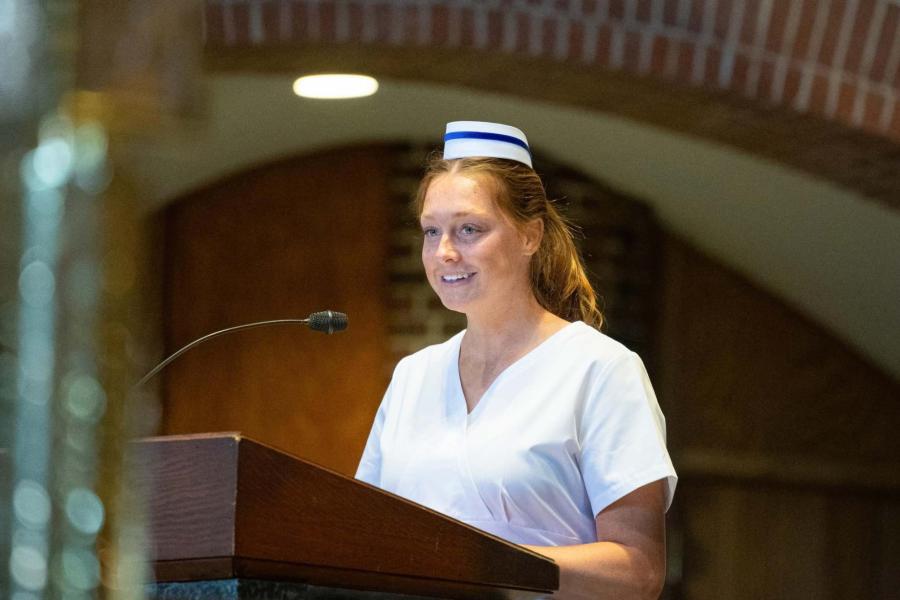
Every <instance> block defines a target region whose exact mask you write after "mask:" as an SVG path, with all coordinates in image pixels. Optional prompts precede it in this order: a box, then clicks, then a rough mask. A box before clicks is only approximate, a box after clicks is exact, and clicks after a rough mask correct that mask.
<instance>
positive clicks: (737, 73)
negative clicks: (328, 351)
mask: <svg viewBox="0 0 900 600" xmlns="http://www.w3.org/2000/svg"><path fill="white" fill-rule="evenodd" d="M749 74H750V59H748V58H747V56H746V55H745V54H742V53H738V54H736V55H735V57H734V67H733V68H732V70H731V85H730V86H729V87H730V88H731V89H733V90H743V89H744V88H745V87H747V76H748V75H749Z"/></svg>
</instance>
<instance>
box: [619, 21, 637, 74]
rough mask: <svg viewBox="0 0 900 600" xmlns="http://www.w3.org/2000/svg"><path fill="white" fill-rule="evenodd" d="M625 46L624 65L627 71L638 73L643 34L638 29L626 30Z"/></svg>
mask: <svg viewBox="0 0 900 600" xmlns="http://www.w3.org/2000/svg"><path fill="white" fill-rule="evenodd" d="M624 46H625V47H624V55H623V60H622V63H623V65H622V66H623V68H624V70H626V71H630V72H632V73H637V72H638V70H639V69H640V64H641V34H640V33H639V32H637V31H626V32H625V44H624Z"/></svg>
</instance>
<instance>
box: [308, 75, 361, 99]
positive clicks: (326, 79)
mask: <svg viewBox="0 0 900 600" xmlns="http://www.w3.org/2000/svg"><path fill="white" fill-rule="evenodd" d="M376 91H378V82H377V81H375V79H374V78H372V77H369V76H367V75H343V74H337V73H334V74H323V75H307V76H306V77H301V78H300V79H298V80H296V81H295V82H294V93H295V94H297V95H298V96H301V97H303V98H328V99H335V98H361V97H363V96H371V95H372V94H374V93H375V92H376Z"/></svg>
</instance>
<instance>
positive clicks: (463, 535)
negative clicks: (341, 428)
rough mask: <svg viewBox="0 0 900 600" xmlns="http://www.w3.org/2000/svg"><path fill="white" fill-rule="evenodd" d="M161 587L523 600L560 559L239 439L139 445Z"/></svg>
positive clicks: (536, 591)
mask: <svg viewBox="0 0 900 600" xmlns="http://www.w3.org/2000/svg"><path fill="white" fill-rule="evenodd" d="M138 448H139V451H138V454H139V457H140V461H141V462H143V463H144V465H145V466H144V472H146V473H147V474H148V475H147V477H152V478H153V480H155V483H156V485H155V488H153V492H152V493H151V494H150V503H149V507H148V508H149V511H148V512H149V515H150V520H151V538H152V540H153V545H154V547H153V552H154V554H153V558H154V564H155V568H156V573H157V580H158V581H186V580H200V579H222V578H231V577H242V578H255V579H288V580H295V581H303V582H307V583H310V584H314V585H327V586H334V587H347V588H360V589H369V590H379V591H388V592H397V593H414V594H423V595H433V596H438V597H446V598H485V597H498V598H513V597H521V598H528V597H534V596H537V595H540V594H549V593H552V592H553V591H554V590H555V589H557V587H558V580H559V571H558V568H557V566H556V564H555V563H554V562H553V561H552V560H549V559H547V558H545V557H543V556H540V555H538V554H536V553H533V552H530V551H528V550H525V549H524V548H522V547H520V546H517V545H515V544H511V543H509V542H507V541H505V540H502V539H500V538H497V537H495V536H492V535H489V534H486V533H484V532H482V531H480V530H478V529H475V528H473V527H470V526H468V525H466V524H464V523H461V522H459V521H456V520H454V519H451V518H449V517H447V516H445V515H442V514H440V513H437V512H435V511H432V510H429V509H427V508H424V507H422V506H420V505H418V504H415V503H413V502H410V501H408V500H405V499H403V498H400V497H398V496H395V495H393V494H390V493H388V492H385V491H383V490H380V489H378V488H375V487H373V486H370V485H368V484H365V483H362V482H359V481H357V480H355V479H351V478H348V477H345V476H343V475H340V474H338V473H335V472H332V471H329V470H327V469H324V468H322V467H319V466H317V465H314V464H312V463H309V462H307V461H304V460H301V459H298V458H295V457H293V456H291V455H289V454H286V453H284V452H280V451H278V450H275V449H273V448H270V447H268V446H265V445H263V444H260V443H258V442H255V441H253V440H250V439H248V438H245V437H242V436H241V435H240V434H236V433H229V434H204V435H192V436H172V437H162V438H152V439H148V440H145V441H142V442H139V443H138Z"/></svg>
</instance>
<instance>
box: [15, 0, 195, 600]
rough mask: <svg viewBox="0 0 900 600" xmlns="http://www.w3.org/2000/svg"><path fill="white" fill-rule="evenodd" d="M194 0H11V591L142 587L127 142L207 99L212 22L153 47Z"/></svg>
mask: <svg viewBox="0 0 900 600" xmlns="http://www.w3.org/2000/svg"><path fill="white" fill-rule="evenodd" d="M191 6H193V4H192V3H180V4H179V5H175V3H173V2H153V3H137V2H131V1H128V2H115V3H112V2H93V1H86V2H76V1H64V0H58V1H52V2H51V1H45V2H27V1H25V0H11V1H10V2H6V3H3V5H2V6H0V45H2V47H3V48H4V50H3V53H2V55H0V127H2V129H3V135H2V136H0V168H2V170H3V177H0V194H2V202H0V224H2V225H0V227H2V234H0V382H2V384H0V416H2V418H0V448H2V449H3V450H2V451H0V565H2V567H0V572H2V576H0V597H4V598H15V599H16V600H26V599H29V600H30V599H38V598H50V597H53V598H67V599H69V598H91V597H95V596H97V595H102V596H104V597H109V598H120V597H121V598H126V597H143V591H142V587H141V584H142V582H143V569H144V567H143V564H144V560H143V554H142V552H143V550H142V539H143V536H142V531H143V524H142V519H141V518H140V515H141V510H140V506H139V504H138V502H137V500H138V499H137V498H134V497H132V496H131V495H129V493H128V490H130V489H131V488H130V486H129V484H128V481H129V474H128V472H127V468H126V466H127V455H126V453H125V452H124V448H125V446H124V442H125V441H126V440H127V439H129V438H130V437H133V436H134V435H141V434H146V433H149V432H152V431H153V430H154V429H155V421H154V419H153V418H152V415H154V414H156V412H157V411H156V410H155V409H154V407H153V405H152V403H150V401H149V400H148V399H143V398H138V397H131V396H130V395H129V389H130V382H132V381H133V380H134V374H135V368H134V365H133V361H134V358H135V356H136V352H135V343H134V338H135V335H134V331H133V323H134V321H135V316H136V308H137V306H136V302H135V298H136V296H137V291H138V289H139V285H140V278H139V275H138V269H137V264H138V262H137V260H136V256H137V254H138V251H139V247H140V236H139V235H138V231H137V225H136V220H135V217H134V211H133V208H132V199H133V194H132V193H130V191H129V187H128V185H127V183H126V182H125V181H124V179H123V177H121V176H120V175H118V174H116V176H115V177H114V173H115V169H114V167H115V162H116V161H115V147H116V144H117V142H119V141H121V140H122V139H123V138H124V137H125V136H133V135H135V134H138V133H142V134H146V132H148V131H150V130H151V128H150V127H147V124H158V123H165V122H174V119H175V117H174V116H172V115H175V114H183V111H185V110H187V109H186V107H188V106H189V105H190V102H189V101H187V100H186V98H188V97H189V96H190V94H187V93H182V92H183V90H186V89H188V86H187V85H186V83H185V80H186V79H187V78H189V76H190V75H191V74H192V73H193V71H192V70H191V69H190V68H187V67H186V66H185V65H191V64H198V62H199V61H198V58H197V56H198V53H199V44H200V36H199V33H197V34H196V35H193V36H187V37H185V38H183V40H195V41H194V42H192V43H194V44H195V45H196V47H197V53H194V54H192V53H191V52H189V51H188V46H187V45H186V44H188V43H191V42H185V41H182V42H181V44H180V45H173V46H171V47H170V49H169V51H168V52H163V53H159V52H154V51H153V50H154V49H155V48H159V47H161V46H162V45H163V44H165V43H167V42H171V41H172V40H171V36H174V35H176V34H177V33H178V29H176V28H174V27H172V23H173V22H175V21H177V22H179V23H190V19H189V18H186V17H185V15H186V14H188V13H189V12H190V7H191ZM167 36H168V37H167ZM145 56H152V57H153V59H152V60H151V61H146V60H145V59H143V58H142V57H145ZM76 61H77V62H76ZM142 61H143V62H142ZM100 72H105V73H107V74H108V77H107V78H106V79H105V80H100V79H98V78H97V77H96V74H97V73H100ZM124 74H129V75H130V76H125V75H124ZM88 88H90V89H88ZM136 99H140V102H139V103H135V102H134V101H135V100H136ZM132 107H135V108H132ZM148 415H149V416H150V418H147V416H148Z"/></svg>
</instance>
